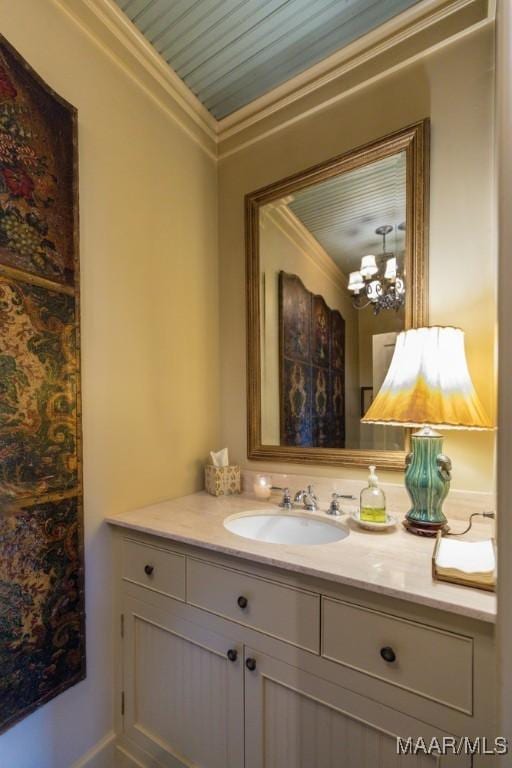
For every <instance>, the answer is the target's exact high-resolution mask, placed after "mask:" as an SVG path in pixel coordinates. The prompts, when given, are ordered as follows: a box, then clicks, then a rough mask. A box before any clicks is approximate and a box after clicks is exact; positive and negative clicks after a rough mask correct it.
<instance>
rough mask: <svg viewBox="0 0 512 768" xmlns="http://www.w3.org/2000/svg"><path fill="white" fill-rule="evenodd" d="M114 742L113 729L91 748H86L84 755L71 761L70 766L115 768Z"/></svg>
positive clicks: (75, 767) (74, 767)
mask: <svg viewBox="0 0 512 768" xmlns="http://www.w3.org/2000/svg"><path fill="white" fill-rule="evenodd" d="M115 743H116V734H115V733H114V731H109V732H108V733H107V734H106V736H104V737H103V738H102V739H101V741H98V743H97V744H95V745H94V746H93V747H91V749H89V750H87V752H86V753H85V755H82V757H81V758H80V759H79V760H77V761H76V762H75V763H73V765H72V766H71V768H115V766H116V763H115V760H116V756H115V752H116V749H115ZM122 768H124V766H123V767H122ZM130 768H131V766H130Z"/></svg>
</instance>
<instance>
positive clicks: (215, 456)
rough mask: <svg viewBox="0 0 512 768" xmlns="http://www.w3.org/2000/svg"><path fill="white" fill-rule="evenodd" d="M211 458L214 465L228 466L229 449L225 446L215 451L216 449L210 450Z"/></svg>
mask: <svg viewBox="0 0 512 768" xmlns="http://www.w3.org/2000/svg"><path fill="white" fill-rule="evenodd" d="M210 458H211V460H212V464H213V466H214V467H228V466H229V458H228V449H227V448H223V449H222V450H221V451H217V453H215V452H214V451H210Z"/></svg>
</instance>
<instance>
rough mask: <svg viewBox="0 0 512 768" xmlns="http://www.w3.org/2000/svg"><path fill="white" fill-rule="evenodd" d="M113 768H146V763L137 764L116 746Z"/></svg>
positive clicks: (122, 748)
mask: <svg viewBox="0 0 512 768" xmlns="http://www.w3.org/2000/svg"><path fill="white" fill-rule="evenodd" d="M112 765H113V768H146V763H144V762H139V760H137V759H136V758H135V757H134V756H133V755H130V754H129V753H128V752H127V751H126V749H125V748H124V747H122V746H121V745H119V744H118V745H117V746H116V750H115V758H114V762H113V764H112Z"/></svg>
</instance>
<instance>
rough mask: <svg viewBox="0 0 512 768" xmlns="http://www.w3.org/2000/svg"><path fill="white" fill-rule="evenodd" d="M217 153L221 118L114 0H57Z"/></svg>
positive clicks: (198, 139) (189, 131)
mask: <svg viewBox="0 0 512 768" xmlns="http://www.w3.org/2000/svg"><path fill="white" fill-rule="evenodd" d="M53 2H54V3H55V4H56V5H57V6H58V7H59V8H60V9H61V10H62V11H64V12H65V13H67V14H68V16H70V17H71V18H72V19H73V21H74V22H75V23H77V24H78V25H79V26H80V27H81V28H82V29H83V31H84V32H85V33H86V34H88V36H89V37H91V38H92V39H93V40H94V42H95V43H96V45H98V46H99V47H100V48H101V50H102V51H103V52H104V53H105V54H106V55H108V56H109V57H110V58H111V59H113V60H114V61H115V62H116V63H117V64H118V66H120V67H121V68H122V70H123V72H125V74H127V75H128V76H129V77H131V79H132V80H134V81H135V82H136V83H137V85H138V86H139V87H141V88H142V89H143V90H144V91H145V92H146V93H147V94H148V95H149V96H150V97H151V98H152V100H153V101H155V102H156V103H157V104H158V106H159V107H160V108H161V109H163V111H164V112H165V113H166V114H167V115H168V116H169V117H170V118H171V119H172V120H173V121H174V122H175V123H176V124H178V125H179V126H180V127H181V128H182V129H183V130H184V131H185V132H186V133H187V134H188V135H189V137H190V138H192V139H193V140H194V141H195V142H196V143H197V144H199V145H200V146H201V147H202V148H203V149H204V150H205V151H206V152H207V153H208V154H209V155H210V156H211V157H212V158H213V159H216V156H217V151H216V144H217V121H216V120H215V118H214V117H213V116H212V115H210V113H209V112H208V110H207V109H206V108H205V107H203V105H202V104H201V102H200V101H199V100H198V99H197V98H196V97H195V96H194V94H193V93H192V91H191V90H190V89H189V88H188V87H187V86H186V85H185V83H184V82H183V81H182V80H181V79H180V78H179V77H178V75H177V74H176V73H175V72H174V71H173V70H172V69H171V67H169V65H168V64H167V63H166V62H165V61H164V59H162V57H161V56H160V55H159V54H158V53H157V51H156V50H155V49H154V48H153V46H152V45H151V44H150V43H149V42H148V41H147V40H146V39H145V38H144V36H143V35H142V34H141V33H140V32H139V31H138V30H137V28H136V27H135V26H134V25H133V24H132V23H131V21H130V20H129V19H128V17H127V16H125V14H124V13H123V12H122V11H121V9H120V8H119V7H118V6H117V5H116V4H115V3H114V2H113V0H53Z"/></svg>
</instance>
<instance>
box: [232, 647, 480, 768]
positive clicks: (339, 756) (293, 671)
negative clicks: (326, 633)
mask: <svg viewBox="0 0 512 768" xmlns="http://www.w3.org/2000/svg"><path fill="white" fill-rule="evenodd" d="M245 654H246V659H247V658H249V659H251V660H253V661H254V663H255V669H253V670H248V669H247V668H246V672H245V691H246V704H245V738H246V743H245V766H246V768H312V767H313V766H314V768H340V766H341V767H342V768H436V767H437V768H448V766H453V767H454V768H455V766H457V768H469V766H470V765H471V761H470V758H468V757H465V756H460V757H457V758H449V757H446V758H440V757H438V756H431V755H426V754H423V753H422V752H419V753H418V754H416V755H400V754H398V750H397V737H398V736H401V737H402V738H404V739H405V738H407V737H409V736H413V737H415V736H422V737H423V738H424V739H429V738H432V737H433V736H436V737H437V738H441V737H442V736H443V735H444V736H448V734H443V733H440V732H439V730H438V729H435V730H434V729H432V728H431V727H430V726H428V725H425V724H424V723H420V722H418V721H417V720H414V719H413V718H410V717H408V716H407V715H403V714H400V713H399V712H397V711H396V710H393V709H390V708H388V707H383V706H382V705H379V704H376V703H375V702H374V701H372V700H371V699H367V698H364V697H362V696H359V695H357V694H355V693H353V692H352V691H349V690H347V689H344V688H341V687H340V686H337V685H334V684H332V683H330V682H329V681H326V680H322V679H321V678H318V677H316V675H310V674H308V673H305V672H304V671H303V670H301V669H297V668H296V667H292V666H290V665H288V664H285V663H284V662H282V661H279V660H277V659H273V658H272V657H270V656H266V655H265V654H262V653H259V652H258V650H257V649H250V648H246V651H245Z"/></svg>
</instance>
